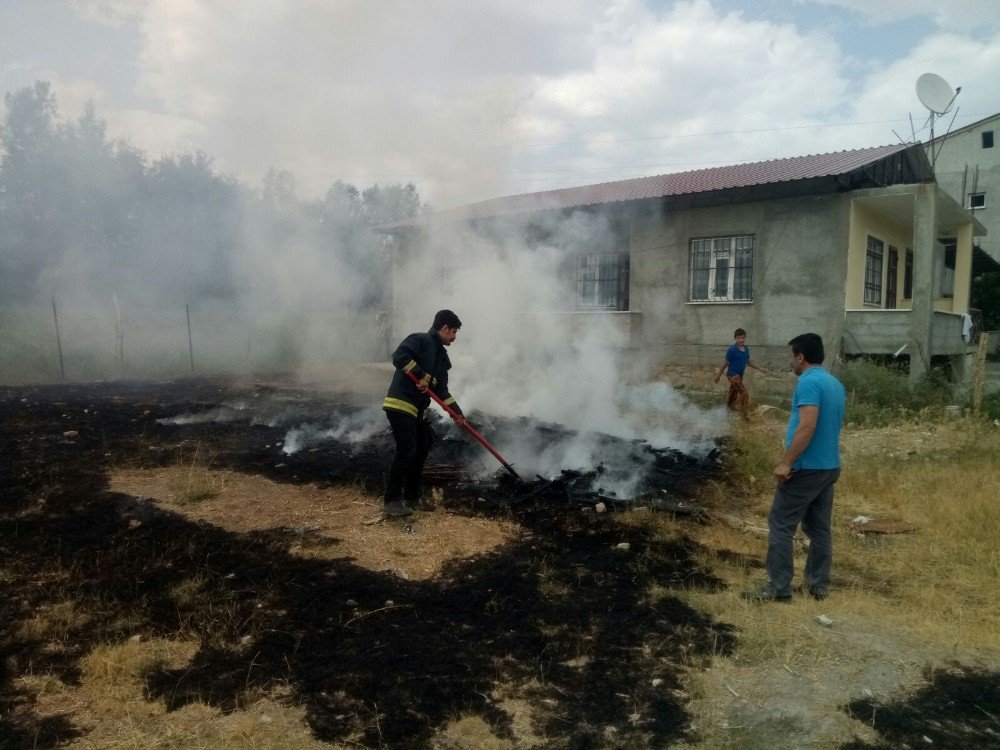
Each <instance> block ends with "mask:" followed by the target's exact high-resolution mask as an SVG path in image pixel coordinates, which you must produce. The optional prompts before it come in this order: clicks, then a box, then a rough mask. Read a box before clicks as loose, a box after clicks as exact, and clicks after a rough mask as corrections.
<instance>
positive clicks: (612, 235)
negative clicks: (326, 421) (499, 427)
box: [395, 211, 728, 473]
mask: <svg viewBox="0 0 1000 750" xmlns="http://www.w3.org/2000/svg"><path fill="white" fill-rule="evenodd" d="M627 231H628V230H627V228H624V229H623V228H622V227H621V226H619V225H616V224H615V223H614V221H613V220H610V219H608V218H605V217H604V216H602V215H599V214H592V213H586V212H582V211H578V212H575V213H574V214H571V215H569V216H559V217H557V218H552V219H546V220H540V219H538V218H537V217H535V218H534V220H533V223H532V224H531V225H529V224H528V223H527V222H524V221H516V220H510V221H506V222H503V223H495V224H493V225H491V226H490V228H489V229H488V230H484V231H480V232H475V231H472V230H471V229H467V228H463V227H462V226H460V225H454V224H449V225H447V226H440V225H438V226H433V225H432V226H431V227H430V229H429V230H428V231H427V239H426V241H424V242H419V243H416V242H413V241H412V240H408V239H406V238H404V239H403V240H402V241H401V242H400V246H401V247H400V250H399V256H400V257H399V261H398V265H397V268H396V274H395V278H396V289H397V298H396V309H397V315H399V314H400V313H405V316H403V317H402V320H399V321H397V329H396V333H397V335H405V333H407V332H408V331H409V330H426V329H427V328H428V326H429V324H430V322H431V320H432V319H433V314H434V312H435V310H436V309H439V308H450V309H452V310H454V311H455V312H456V313H457V314H458V315H459V317H460V318H461V319H462V322H463V326H462V329H461V331H460V333H459V336H458V338H457V340H456V342H455V343H454V344H453V345H452V346H451V348H450V351H449V354H450V356H451V360H452V363H453V369H452V370H451V373H450V389H451V392H452V395H454V396H455V397H456V398H457V400H458V402H459V403H460V405H461V406H462V408H463V409H464V410H465V411H466V412H468V411H470V410H480V411H483V412H486V413H489V414H496V415H500V416H507V417H521V416H525V417H534V418H536V419H539V420H543V421H547V422H555V423H558V424H561V425H565V426H567V427H569V428H571V429H573V430H577V431H580V432H581V433H604V434H607V435H612V436H615V437H618V438H623V439H625V440H644V441H646V442H647V443H648V444H649V445H650V446H652V447H655V448H667V447H670V448H676V449H678V450H681V451H684V452H687V453H695V454H704V453H706V452H707V451H708V450H710V449H711V447H712V445H713V439H714V438H716V437H718V436H720V435H722V434H724V433H725V432H726V429H727V424H728V422H727V419H726V416H725V411H724V409H710V410H705V409H702V408H700V407H698V406H696V405H694V404H692V403H690V402H689V401H688V400H687V399H685V398H684V397H683V396H682V395H681V394H680V393H678V392H677V391H676V390H674V389H673V388H672V387H671V386H670V385H669V383H667V382H665V381H662V380H660V381H656V380H653V381H650V380H649V379H648V378H649V377H650V373H651V372H652V371H653V366H654V365H655V363H654V362H651V361H647V358H646V356H645V355H644V352H642V351H641V350H640V349H639V348H637V347H636V346H635V345H634V344H633V343H631V342H630V340H629V339H630V336H629V333H628V331H629V327H630V326H631V325H632V324H633V323H634V320H635V318H636V317H637V316H636V315H635V314H634V313H630V312H616V311H608V310H596V309H594V310H581V309H579V308H578V307H577V286H576V284H577V258H578V256H579V255H580V254H581V253H606V252H615V251H618V250H622V251H625V249H626V248H627V247H628V245H627V243H628V234H627ZM538 238H541V239H540V240H539V239H538ZM404 329H405V330H404ZM597 442H599V441H597ZM597 442H595V441H592V440H588V438H587V437H586V436H584V435H581V437H580V439H579V440H578V441H576V442H574V443H572V444H570V445H563V444H560V445H558V446H556V447H549V448H548V449H546V448H545V446H542V450H541V451H539V450H538V447H537V446H534V445H532V447H531V449H530V450H527V451H522V450H521V449H520V448H519V447H517V445H515V446H512V447H511V448H509V451H510V452H511V454H512V455H514V456H515V457H517V459H518V460H519V461H520V462H521V463H523V464H525V465H530V466H532V467H536V466H537V467H539V468H538V470H539V471H540V472H541V473H546V472H549V471H551V470H554V469H559V468H579V467H593V466H595V465H597V463H600V456H599V455H598V454H599V450H598V448H597ZM520 443H521V444H525V445H531V444H532V441H531V440H530V439H528V438H527V436H526V437H525V439H523V440H522V441H520ZM501 452H502V451H501ZM509 460H513V459H509Z"/></svg>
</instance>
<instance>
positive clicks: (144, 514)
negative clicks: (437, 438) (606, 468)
mask: <svg viewBox="0 0 1000 750" xmlns="http://www.w3.org/2000/svg"><path fill="white" fill-rule="evenodd" d="M253 398H254V394H253V393H252V392H251V393H247V392H243V391H240V390H239V389H234V388H231V387H228V386H225V385H219V384H216V383H212V382H206V381H188V382H174V383H160V384H155V383H154V384H128V383H112V384H103V385H89V386H58V387H55V386H54V387H47V388H22V389H0V503H2V504H0V587H2V588H0V626H2V630H0V748H4V749H6V748H22V747H38V748H45V747H54V746H56V745H58V744H59V743H61V742H64V741H66V740H69V739H71V738H73V737H75V736H79V735H80V733H81V732H82V730H81V729H80V728H79V727H78V726H77V725H76V724H75V723H74V718H73V715H72V714H71V713H66V714H56V715H52V714H51V713H40V712H39V711H38V710H36V704H35V699H34V698H35V697H34V695H33V694H31V693H30V692H28V691H26V690H23V689H21V688H20V687H19V685H21V684H22V683H19V682H18V678H19V677H21V676H24V675H28V674H34V675H39V674H46V673H51V674H53V675H56V676H58V677H59V678H60V679H61V680H62V681H63V682H65V683H67V684H69V685H73V684H77V683H78V682H79V679H80V675H81V659H82V658H83V657H84V656H86V655H87V654H88V653H89V652H90V651H91V650H92V649H93V648H94V647H95V646H98V645H101V644H114V643H121V642H123V641H127V640H129V639H130V638H134V637H135V636H141V637H142V638H152V637H163V638H185V639H188V638H193V639H196V640H197V641H198V642H199V644H200V647H199V650H198V652H197V653H196V655H195V657H194V658H193V660H192V661H191V663H190V664H188V665H187V666H185V667H184V668H183V669H179V670H165V669H157V670H153V671H150V672H148V673H147V674H146V675H145V678H144V679H145V686H146V693H147V697H148V698H149V699H151V700H161V701H163V702H164V704H165V705H166V706H167V707H168V708H170V709H176V708H179V707H181V706H184V705H185V704H187V703H190V702H193V701H200V702H204V703H207V704H209V705H211V706H215V707H217V708H219V709H220V710H222V711H232V710H235V709H238V708H241V707H242V706H244V704H246V703H247V702H249V701H251V700H252V699H253V696H255V695H259V694H260V693H261V692H262V691H263V692H267V691H269V690H270V689H271V688H272V687H275V686H282V687H284V686H286V685H287V686H289V687H290V688H291V690H290V698H289V700H291V701H293V702H294V703H296V704H298V705H300V706H302V707H304V709H305V712H306V718H307V721H308V723H309V725H310V727H311V729H312V731H313V733H314V734H315V736H316V737H317V738H319V739H323V740H331V741H338V740H340V741H344V742H347V743H351V744H356V745H359V746H365V747H398V748H402V747H406V748H415V747H426V746H428V745H429V744H430V741H431V737H432V736H433V734H434V733H435V731H436V730H437V729H439V728H440V727H442V726H443V725H445V724H447V723H448V722H450V721H453V720H454V719H455V718H457V717H459V716H470V715H471V716H478V717H480V718H482V719H483V720H485V721H486V722H487V723H488V724H489V725H490V726H491V728H492V730H493V731H494V732H495V733H496V734H497V735H499V736H508V737H509V736H511V734H512V724H513V718H512V717H511V716H510V715H509V714H508V712H507V711H506V710H505V709H504V706H503V702H502V701H498V700H497V695H498V694H507V695H511V694H513V695H516V696H517V697H518V698H523V699H525V700H526V701H528V702H529V703H530V704H531V706H532V708H533V715H534V719H535V722H536V725H537V726H536V727H535V731H536V733H537V734H539V735H541V736H543V737H545V738H546V739H547V740H548V744H549V746H551V747H559V748H563V747H565V748H587V747H646V746H655V747H666V746H669V745H670V744H672V742H674V741H676V740H679V739H681V738H685V737H687V735H688V733H689V732H690V722H689V719H688V715H687V712H686V709H685V705H686V698H685V696H684V693H683V689H682V684H681V680H682V677H683V675H684V672H685V671H686V670H689V669H697V668H699V667H701V666H703V665H704V664H705V663H706V659H707V657H708V656H710V655H712V654H714V653H728V652H729V651H730V650H731V649H732V647H733V645H734V635H733V633H732V632H731V628H729V627H728V626H727V625H725V624H723V623H718V622H713V621H712V620H711V619H710V618H709V617H707V616H705V615H704V614H702V613H699V612H697V611H695V610H693V609H692V608H691V607H690V606H688V605H686V604H685V603H683V602H682V601H680V600H679V599H676V598H673V597H670V596H666V597H657V598H653V597H650V596H649V589H650V587H651V586H652V585H653V584H659V585H661V586H667V587H669V586H671V585H676V586H683V587H686V588H688V589H690V588H695V589H703V590H709V591H713V590H717V589H718V588H719V587H720V586H721V583H720V582H719V581H718V580H717V579H715V578H713V577H712V576H711V575H710V574H709V573H707V572H706V571H703V570H700V569H699V568H698V566H697V565H696V564H695V563H694V561H693V559H692V555H693V553H694V552H695V550H694V549H693V546H692V545H691V544H690V543H687V542H683V541H677V542H664V541H662V540H659V539H657V540H654V539H653V538H652V537H651V536H650V532H648V531H647V530H646V529H644V528H642V527H636V526H633V525H618V524H609V523H607V520H606V517H605V516H598V515H596V514H594V513H582V512H580V510H579V506H578V504H575V503H574V498H573V493H574V492H575V491H576V490H575V489H574V487H575V485H574V481H575V480H572V481H567V482H563V483H562V485H561V486H560V487H559V493H556V496H555V497H553V496H552V495H551V493H541V494H539V495H536V496H535V497H533V498H530V499H528V500H523V501H521V502H518V500H519V499H520V498H523V495H524V493H523V492H522V490H521V488H513V487H511V486H509V485H505V484H504V483H503V482H502V481H501V482H497V483H492V482H488V481H487V482H467V483H459V484H458V486H457V487H455V485H454V484H453V485H451V487H452V489H450V490H449V491H448V493H447V496H448V497H449V498H451V500H450V501H449V512H453V513H466V514H482V515H489V516H493V517H504V518H507V519H510V520H514V521H516V522H517V523H518V524H519V525H520V526H521V527H522V529H523V530H524V531H523V533H522V535H521V536H520V537H519V538H518V539H517V540H516V541H514V542H512V543H509V544H507V545H505V546H504V547H502V548H500V549H497V550H495V551H493V552H491V553H489V554H486V555H483V556H481V557H479V558H475V559H472V560H463V561H456V562H454V563H452V564H450V565H449V566H447V567H446V568H445V569H444V571H443V573H442V574H441V575H440V576H439V577H437V578H435V579H433V580H426V581H407V580H402V579H400V578H398V577H396V576H393V575H391V574H389V573H379V572H374V571H371V570H367V569H364V568H362V567H360V566H358V565H355V564H352V563H351V562H350V561H349V560H344V559H332V560H331V559H322V558H306V557H302V556H298V555H296V554H293V553H292V552H291V546H292V545H293V543H294V542H295V541H296V539H295V538H294V537H293V536H290V535H289V534H287V533H282V532H281V531H280V530H277V531H269V532H252V533H234V532H230V531H226V530H224V529H221V528H219V527H217V526H214V525H211V524H208V523H204V522H196V521H192V520H191V519H189V518H187V517H185V516H182V515H179V514H175V513H172V512H170V511H169V510H165V509H163V508H161V507H157V506H156V505H155V504H153V503H150V502H145V501H143V500H142V499H140V498H136V497H132V496H129V495H124V494H119V493H113V492H110V491H109V489H108V473H109V471H111V470H112V469H114V468H115V467H121V466H129V467H135V468H143V467H146V468H154V467H159V466H168V465H173V464H176V463H177V462H179V461H182V462H186V461H190V460H191V458H192V455H194V454H197V453H198V452H199V451H202V452H206V453H207V455H210V456H211V460H212V464H213V466H216V467H224V468H231V469H234V470H238V471H242V472H247V473H254V474H259V475H263V476H267V477H269V478H271V479H273V480H275V481H281V482H301V483H306V482H312V483H323V482H328V483H332V484H338V483H344V482H362V483H364V484H366V485H367V486H368V487H369V488H370V489H375V490H377V489H378V486H379V485H380V483H381V473H382V471H384V468H385V465H386V463H387V461H388V458H389V455H390V453H391V442H390V441H389V439H388V438H387V437H386V436H375V437H373V438H372V439H371V440H369V441H366V443H365V445H364V447H363V449H362V450H360V451H359V450H358V448H357V447H356V446H351V445H348V444H346V443H343V442H339V441H337V440H324V441H321V442H319V443H316V444H314V445H311V446H309V447H307V448H304V449H303V450H301V451H299V452H298V453H295V454H293V455H291V456H284V455H283V454H282V453H281V451H280V449H278V448H276V445H277V443H278V442H279V441H282V440H283V439H284V438H285V436H286V434H287V431H288V429H289V427H290V426H293V425H295V424H299V423H301V422H302V421H314V422H316V423H318V424H324V423H327V424H328V423H329V422H330V419H331V414H333V413H350V411H351V409H352V408H355V407H352V406H351V405H350V404H343V403H339V404H331V403H330V402H327V401H324V400H323V399H322V398H319V397H316V396H305V395H301V396H294V395H293V396H290V397H288V398H286V399H285V400H284V401H282V399H275V400H273V401H271V402H269V405H268V406H266V407H265V408H263V410H261V409H250V410H247V411H248V413H247V414H245V415H238V416H237V417H236V418H233V419H232V420H231V421H221V422H204V423H200V424H198V423H193V424H186V425H173V424H169V423H165V422H161V421H160V420H168V419H169V418H171V417H176V416H178V415H184V414H190V413H205V412H208V411H211V410H213V409H217V408H218V406H219V404H220V403H232V402H233V401H234V400H237V401H238V400H240V399H243V400H246V399H251V400H252V399H253ZM338 410H339V411H338ZM262 411H263V412H267V414H265V415H264V418H261V412H262ZM230 416H232V415H230ZM487 426H488V427H489V428H491V429H493V428H496V425H487ZM544 429H546V430H555V431H558V428H554V427H552V426H547V427H545V428H544ZM488 437H489V434H488ZM466 450H467V446H465V445H464V444H462V443H461V442H460V441H457V440H451V439H448V438H445V439H443V440H442V441H441V443H440V444H439V446H438V450H437V451H436V453H435V455H434V459H433V460H435V461H439V462H440V461H444V462H453V463H457V462H459V460H460V459H461V458H462V457H463V456H464V455H466V453H465V451H466ZM630 450H634V451H637V452H639V453H643V452H645V448H644V447H642V446H638V445H636V446H632V447H631V448H630ZM653 459H654V460H653V461H652V462H651V463H648V466H650V467H652V473H651V474H650V479H649V482H647V483H646V485H645V487H646V489H647V490H648V491H650V492H653V491H655V492H656V493H662V492H664V491H666V493H667V494H669V495H671V496H672V497H677V498H683V497H685V496H687V495H690V494H691V493H693V492H696V491H697V489H698V483H699V482H700V481H701V480H702V479H703V478H705V477H706V476H711V475H712V473H713V472H714V471H715V468H714V464H713V463H712V462H711V461H699V460H696V459H692V458H690V457H685V456H680V455H670V454H658V455H656V456H654V457H653ZM450 481H452V482H453V481H454V479H453V478H452V479H451V480H450ZM600 482H601V477H600V475H596V474H595V475H594V477H592V478H590V479H588V480H587V483H588V487H587V491H588V492H590V491H600V489H601V488H600V486H599V485H600ZM535 486H541V485H535ZM567 488H568V491H567ZM562 497H565V501H563V500H562V499H561V498H562ZM621 542H628V543H629V545H630V548H629V549H628V550H621V549H618V548H617V545H618V544H619V543H621ZM181 592H183V593H181ZM59 607H61V608H62V611H63V612H66V611H69V612H75V613H76V615H75V616H65V615H63V620H62V621H60V622H59V623H58V624H57V626H53V627H52V628H50V630H49V631H48V632H40V631H39V630H38V629H37V627H32V626H31V623H32V621H33V619H34V618H36V617H37V616H38V615H40V614H42V615H44V614H45V613H53V612H54V611H55V610H56V609H57V608H59ZM56 619H58V618H56ZM654 679H656V680H660V681H662V682H659V683H658V684H657V685H656V686H655V687H654V686H653V680H654ZM998 685H1000V675H997V674H995V673H988V672H977V671H970V670H968V669H961V668H959V669H955V670H947V671H939V672H935V673H932V674H931V675H930V683H929V684H928V686H927V687H925V688H923V689H921V690H918V691H917V692H915V693H910V694H906V695H903V696H900V697H899V698H898V699H896V700H893V701H883V702H875V701H873V700H864V701H857V702H855V703H852V704H851V705H850V706H849V707H847V709H846V710H848V711H849V713H850V714H851V715H852V716H854V717H855V718H857V719H858V720H859V721H862V722H864V723H866V724H869V725H870V726H873V728H874V730H875V732H876V733H877V734H878V736H879V738H880V739H879V740H877V741H870V742H868V744H865V743H863V742H861V741H860V740H859V741H858V742H855V743H854V744H852V745H848V746H845V748H850V750H884V749H886V748H890V747H891V748H904V747H924V746H927V747H930V746H933V747H945V748H952V747H954V748H958V747H961V748H967V747H984V748H988V747H997V746H998V742H997V736H998V735H997V731H998V723H997V722H998V715H1000V695H998ZM873 717H874V719H873ZM609 729H610V730H613V731H609ZM925 736H926V737H927V738H929V739H931V741H932V743H933V744H932V745H931V744H928V743H927V742H926V740H924V739H923V738H924V737H925ZM859 742H861V744H858V743H859Z"/></svg>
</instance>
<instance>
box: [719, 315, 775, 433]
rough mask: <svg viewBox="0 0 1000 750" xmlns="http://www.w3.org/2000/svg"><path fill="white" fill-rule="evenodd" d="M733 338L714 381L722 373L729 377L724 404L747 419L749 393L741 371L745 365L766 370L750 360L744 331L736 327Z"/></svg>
mask: <svg viewBox="0 0 1000 750" xmlns="http://www.w3.org/2000/svg"><path fill="white" fill-rule="evenodd" d="M733 339H734V340H735V343H734V344H733V345H732V346H731V347H729V348H728V349H727V350H726V362H725V364H723V365H722V367H721V368H719V372H718V374H717V375H716V376H715V381H714V382H716V383H718V382H719V378H721V377H722V373H723V372H725V373H726V377H727V378H728V379H729V395H728V396H727V397H726V406H728V407H729V408H730V409H733V410H735V409H739V411H740V414H742V415H743V419H749V416H748V415H747V409H748V407H749V406H750V394H749V393H747V388H746V386H745V385H744V384H743V373H745V372H746V369H747V367H752V368H753V369H755V370H757V371H758V372H766V371H765V370H764V369H762V368H760V367H758V366H757V365H755V364H754V363H753V362H751V361H750V347H749V346H747V332H746V331H744V330H743V329H742V328H737V329H736V331H735V332H734V333H733Z"/></svg>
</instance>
